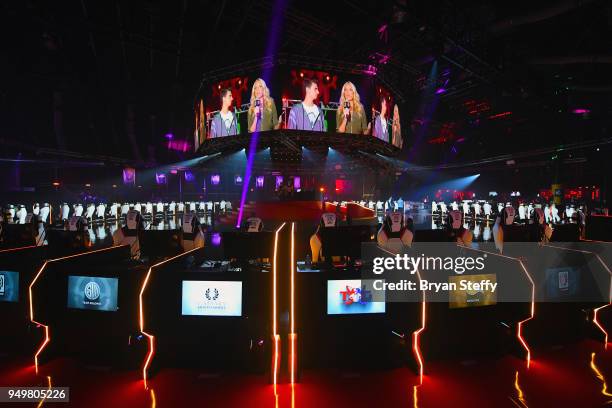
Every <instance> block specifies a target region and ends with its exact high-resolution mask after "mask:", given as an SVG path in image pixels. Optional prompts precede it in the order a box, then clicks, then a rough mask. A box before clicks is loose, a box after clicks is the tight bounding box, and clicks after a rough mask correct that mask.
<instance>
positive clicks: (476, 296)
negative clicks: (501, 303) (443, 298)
mask: <svg viewBox="0 0 612 408" xmlns="http://www.w3.org/2000/svg"><path fill="white" fill-rule="evenodd" d="M461 281H469V282H470V284H471V285H472V287H470V288H469V289H461V287H462V283H461ZM482 281H489V282H492V283H497V275H496V274H494V273H485V274H479V275H459V276H457V275H453V276H449V277H448V282H449V283H453V284H455V287H457V288H458V289H457V290H449V292H448V298H449V299H448V301H449V307H450V308H451V309H463V308H466V307H477V306H492V305H496V304H497V292H493V291H491V290H490V289H480V288H478V289H475V288H473V287H475V285H474V284H477V283H480V282H482Z"/></svg>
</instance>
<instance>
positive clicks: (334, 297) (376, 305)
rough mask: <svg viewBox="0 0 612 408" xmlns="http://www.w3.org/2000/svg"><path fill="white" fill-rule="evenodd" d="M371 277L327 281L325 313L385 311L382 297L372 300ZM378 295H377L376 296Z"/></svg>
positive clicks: (343, 313) (372, 283)
mask: <svg viewBox="0 0 612 408" xmlns="http://www.w3.org/2000/svg"><path fill="white" fill-rule="evenodd" d="M373 285H374V280H373V279H342V280H329V281H327V314H328V315H346V314H371V313H385V309H386V308H385V306H386V304H385V302H384V301H381V300H384V299H378V298H377V299H376V300H377V301H373V293H374V287H373ZM377 297H378V296H377Z"/></svg>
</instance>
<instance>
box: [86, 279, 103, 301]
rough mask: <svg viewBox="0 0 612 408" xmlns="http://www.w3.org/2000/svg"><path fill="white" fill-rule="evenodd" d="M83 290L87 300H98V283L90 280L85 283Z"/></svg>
mask: <svg viewBox="0 0 612 408" xmlns="http://www.w3.org/2000/svg"><path fill="white" fill-rule="evenodd" d="M83 292H84V293H85V297H86V298H87V299H88V300H98V298H99V297H100V285H98V284H97V283H96V282H93V281H91V282H89V283H88V284H87V285H85V290H84V291H83Z"/></svg>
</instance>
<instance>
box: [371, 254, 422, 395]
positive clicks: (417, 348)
mask: <svg viewBox="0 0 612 408" xmlns="http://www.w3.org/2000/svg"><path fill="white" fill-rule="evenodd" d="M379 248H380V249H381V250H383V251H384V252H386V253H388V254H389V255H396V254H395V253H393V252H391V251H388V250H387V249H385V248H383V247H380V246H379ZM416 275H417V278H418V279H419V282H420V281H421V274H420V272H419V270H418V269H416ZM421 293H422V294H423V299H422V300H421V327H419V328H418V329H417V330H415V331H414V332H412V353H413V354H414V357H415V358H416V361H417V363H418V365H419V382H420V384H423V374H424V371H425V364H424V362H425V359H424V358H423V354H422V353H421V343H420V337H421V333H423V332H424V331H425V328H426V326H427V300H426V299H425V291H424V290H422V291H421ZM416 392H417V390H416V386H415V388H414V397H415V400H414V401H415V406H416V404H417V402H416Z"/></svg>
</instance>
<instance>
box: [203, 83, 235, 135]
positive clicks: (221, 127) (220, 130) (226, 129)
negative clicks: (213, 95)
mask: <svg viewBox="0 0 612 408" xmlns="http://www.w3.org/2000/svg"><path fill="white" fill-rule="evenodd" d="M233 100H234V96H233V95H232V91H231V89H227V88H226V89H222V90H221V110H220V111H219V112H218V113H217V114H216V115H215V116H214V117H213V119H212V123H211V125H210V137H211V138H213V137H223V136H231V135H236V134H237V133H238V131H237V126H236V116H235V115H234V114H233V113H232V111H230V110H229V108H230V106H232V101H233Z"/></svg>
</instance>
